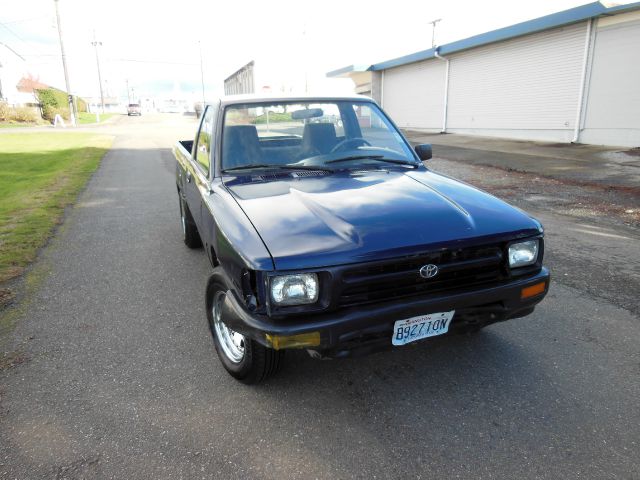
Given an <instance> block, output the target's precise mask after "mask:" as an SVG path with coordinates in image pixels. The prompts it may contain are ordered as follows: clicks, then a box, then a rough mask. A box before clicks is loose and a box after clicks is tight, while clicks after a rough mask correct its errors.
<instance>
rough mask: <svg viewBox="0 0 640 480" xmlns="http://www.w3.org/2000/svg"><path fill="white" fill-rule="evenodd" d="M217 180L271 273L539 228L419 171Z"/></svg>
mask: <svg viewBox="0 0 640 480" xmlns="http://www.w3.org/2000/svg"><path fill="white" fill-rule="evenodd" d="M314 173H315V172H314ZM312 175H313V174H312ZM224 180H225V185H226V186H227V188H228V189H229V191H230V192H231V193H232V194H233V195H234V197H235V198H236V200H237V201H238V204H239V205H240V207H241V208H242V209H243V210H244V212H245V213H246V215H247V216H248V218H249V220H250V221H251V222H252V223H253V225H254V226H255V228H256V230H257V232H258V234H259V235H260V237H261V238H262V240H263V241H264V243H265V245H266V247H267V249H268V250H269V252H270V253H271V255H272V257H273V261H274V264H275V266H276V268H277V269H278V270H295V269H303V268H312V267H322V266H331V265H340V264H346V263H356V262H362V261H367V260H374V259H382V258H392V257H397V256H402V255H410V254H414V253H419V252H423V251H425V250H427V249H432V248H441V247H443V246H445V245H446V246H449V247H450V246H452V243H453V244H454V245H456V246H465V245H468V244H473V243H480V242H490V241H502V240H506V239H511V238H519V237H525V236H528V235H533V234H536V233H539V232H540V231H541V230H542V227H541V226H540V224H539V223H538V222H537V221H536V220H534V219H533V218H531V217H529V216H528V215H527V214H525V213H524V212H522V211H521V210H519V209H517V208H514V207H512V206H510V205H508V204H507V203H505V202H503V201H501V200H499V199H497V198H495V197H493V196H491V195H489V194H487V193H485V192H483V191H480V190H478V189H476V188H473V187H471V186H470V185H467V184H465V183H462V182H459V181H456V180H453V179H451V178H448V177H446V176H443V175H439V174H436V173H433V172H431V171H429V170H427V169H423V168H421V169H418V170H412V171H398V170H394V169H391V170H389V171H386V170H369V171H362V172H340V173H334V174H330V175H323V174H320V175H318V176H308V177H294V176H292V175H287V174H285V175H282V176H280V175H276V176H271V178H269V176H265V177H259V176H254V177H247V176H243V177H227V178H225V179H224Z"/></svg>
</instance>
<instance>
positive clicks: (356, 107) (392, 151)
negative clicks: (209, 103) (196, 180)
mask: <svg viewBox="0 0 640 480" xmlns="http://www.w3.org/2000/svg"><path fill="white" fill-rule="evenodd" d="M368 163H372V164H377V165H383V164H386V165H398V164H401V165H405V164H406V165H409V166H411V167H413V166H415V165H416V164H417V161H416V157H415V156H414V154H413V152H412V150H411V149H410V147H409V146H408V145H407V143H406V142H405V141H404V140H403V138H402V137H401V136H400V133H399V132H398V131H397V130H396V128H395V127H394V126H393V125H392V124H391V123H390V122H389V120H388V119H387V118H386V116H385V115H384V114H383V113H382V112H381V111H380V110H379V109H378V107H377V106H376V105H375V104H373V103H370V102H358V101H335V102H318V103H316V102H313V103H274V104H244V105H232V106H229V107H227V108H226V110H225V115H224V125H223V139H222V163H221V164H222V170H241V169H243V168H245V167H246V168H247V169H249V168H267V167H274V168H277V167H284V168H291V167H295V166H299V167H302V168H304V167H307V168H309V167H318V168H323V167H331V169H335V168H351V167H353V166H358V167H362V166H363V164H368ZM405 168H406V167H405Z"/></svg>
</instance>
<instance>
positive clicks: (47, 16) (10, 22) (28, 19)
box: [2, 15, 53, 25]
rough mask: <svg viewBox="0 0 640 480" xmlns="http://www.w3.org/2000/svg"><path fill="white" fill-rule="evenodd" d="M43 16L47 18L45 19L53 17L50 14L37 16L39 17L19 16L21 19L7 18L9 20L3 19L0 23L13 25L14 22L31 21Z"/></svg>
mask: <svg viewBox="0 0 640 480" xmlns="http://www.w3.org/2000/svg"><path fill="white" fill-rule="evenodd" d="M43 18H47V19H49V20H53V19H52V18H51V16H50V15H41V16H39V17H31V18H21V19H19V20H9V21H4V22H2V23H4V24H5V25H14V24H16V23H26V22H33V21H34V20H40V19H43Z"/></svg>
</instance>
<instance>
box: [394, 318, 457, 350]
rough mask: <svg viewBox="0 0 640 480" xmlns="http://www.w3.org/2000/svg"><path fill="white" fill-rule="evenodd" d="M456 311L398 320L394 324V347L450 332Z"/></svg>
mask: <svg viewBox="0 0 640 480" xmlns="http://www.w3.org/2000/svg"><path fill="white" fill-rule="evenodd" d="M454 313H455V310H451V311H450V312H441V313H430V314H428V315H420V316H419V317H411V318H407V319H405V320H398V321H397V322H395V323H394V324H393V336H392V337H391V343H392V344H393V345H406V344H407V343H411V342H415V341H416V340H420V339H422V338H427V337H435V336H436V335H442V334H443V333H447V332H448V331H449V325H451V319H452V318H453V314H454Z"/></svg>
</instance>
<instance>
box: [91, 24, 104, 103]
mask: <svg viewBox="0 0 640 480" xmlns="http://www.w3.org/2000/svg"><path fill="white" fill-rule="evenodd" d="M91 45H93V49H94V50H95V51H96V65H97V66H98V83H99V84H100V103H101V104H102V114H103V115H104V93H103V91H102V75H101V74H100V57H99V56H98V47H101V46H102V42H98V41H97V40H96V31H95V30H94V31H93V42H91Z"/></svg>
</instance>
